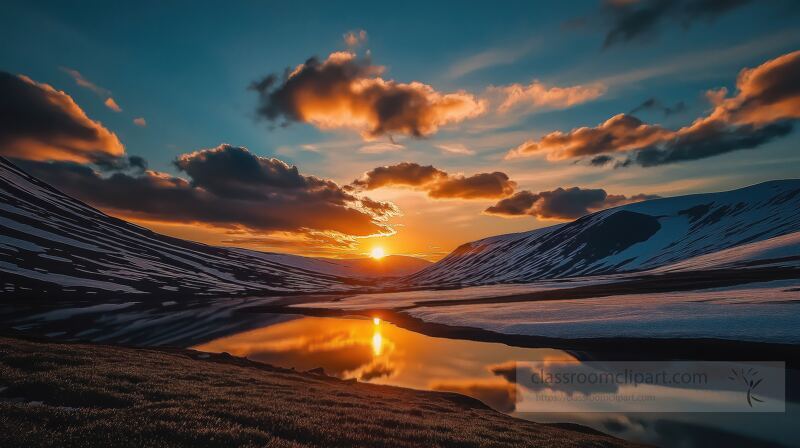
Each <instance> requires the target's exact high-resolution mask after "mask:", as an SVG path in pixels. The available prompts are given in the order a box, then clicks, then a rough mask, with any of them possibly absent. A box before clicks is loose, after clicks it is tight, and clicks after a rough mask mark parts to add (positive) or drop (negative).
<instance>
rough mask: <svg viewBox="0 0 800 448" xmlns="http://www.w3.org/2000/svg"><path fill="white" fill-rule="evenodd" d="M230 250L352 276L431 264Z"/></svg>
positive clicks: (394, 273) (399, 272) (396, 273)
mask: <svg viewBox="0 0 800 448" xmlns="http://www.w3.org/2000/svg"><path fill="white" fill-rule="evenodd" d="M232 250H234V251H239V252H242V253H247V254H249V255H251V256H255V257H259V258H262V259H265V260H269V261H272V262H275V263H281V264H283V265H286V266H294V267H297V268H303V269H308V270H311V271H315V272H322V273H325V274H329V275H337V276H341V277H353V278H375V277H400V276H404V275H410V274H413V273H415V272H417V271H419V270H421V269H424V268H426V267H428V266H430V265H431V264H433V263H431V262H430V261H428V260H423V259H422V258H417V257H409V256H405V255H388V256H386V257H383V258H381V259H380V260H375V259H373V258H310V257H301V256H299V255H291V254H279V253H272V252H256V251H251V250H248V249H235V248H232Z"/></svg>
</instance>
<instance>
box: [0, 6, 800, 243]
mask: <svg viewBox="0 0 800 448" xmlns="http://www.w3.org/2000/svg"><path fill="white" fill-rule="evenodd" d="M337 3H338V2H337ZM4 10H5V11H4V14H3V15H2V16H1V17H0V29H1V30H2V31H0V33H2V41H3V42H4V43H3V45H2V46H0V60H2V61H3V66H2V69H3V70H5V71H8V72H10V73H13V74H22V75H25V76H27V77H30V78H31V79H33V80H35V81H36V82H40V83H47V84H50V85H52V86H54V87H55V88H56V89H59V90H64V91H65V92H67V93H68V94H69V95H70V96H71V97H72V98H73V99H74V100H75V102H76V103H77V104H78V105H79V106H80V107H81V108H82V109H83V110H84V111H85V112H86V114H87V115H88V116H89V117H90V118H92V119H94V120H97V121H99V122H101V123H102V125H103V126H105V127H106V128H108V129H110V130H111V131H113V132H115V133H116V134H117V136H118V137H119V140H120V141H121V142H122V143H123V144H124V146H125V150H126V152H127V154H129V155H136V156H142V157H144V158H145V159H147V160H148V162H149V166H150V168H151V169H153V170H157V171H163V172H167V173H171V174H174V175H180V173H179V172H178V170H176V168H175V167H174V166H173V164H172V161H173V160H174V159H175V158H176V157H178V156H179V155H180V154H183V153H188V152H191V151H195V150H199V149H203V148H213V147H216V146H217V145H219V144H221V143H229V144H231V145H235V146H242V147H246V148H248V149H249V150H250V151H251V152H252V153H254V154H256V155H259V156H269V157H277V158H279V159H281V160H283V161H285V162H287V163H289V164H296V165H297V166H298V167H299V169H300V171H301V172H302V173H304V174H314V175H317V176H320V177H324V178H330V179H333V180H334V181H336V182H338V183H339V184H342V185H344V184H346V183H348V182H350V181H352V180H353V179H355V178H357V177H359V176H361V175H362V174H363V173H364V172H366V171H368V170H370V169H372V168H374V167H377V166H381V165H392V164H396V163H399V162H403V161H408V162H416V163H419V164H422V165H429V164H430V165H433V166H435V167H437V168H439V169H442V170H445V171H447V172H449V173H464V174H466V175H470V174H473V173H478V172H485V171H498V170H499V171H502V172H504V173H507V174H508V176H509V177H510V178H511V179H513V180H514V181H515V182H516V183H517V185H518V190H522V189H525V190H531V191H534V192H536V191H543V190H551V189H554V188H556V187H571V186H580V187H585V188H590V187H591V188H603V189H605V190H607V191H608V192H609V193H614V194H625V195H633V194H638V193H647V194H659V195H665V196H669V195H676V194H685V193H692V192H701V191H711V190H721V189H730V188H736V187H741V186H745V185H748V184H752V183H756V182H760V181H764V180H769V179H775V178H786V177H792V176H796V173H797V172H800V171H798V168H800V154H798V153H797V144H798V135H797V133H796V132H793V133H791V134H790V135H788V136H786V137H783V138H778V139H775V140H773V141H770V142H769V143H766V144H764V145H762V146H759V147H758V148H756V149H752V150H739V151H733V152H729V153H726V154H723V155H719V156H715V157H711V158H704V159H701V160H692V161H688V162H681V163H676V164H669V165H663V166H658V167H652V168H642V167H632V168H627V169H612V168H608V167H606V168H603V169H597V168H595V167H588V166H585V164H575V163H574V161H562V162H557V163H553V162H550V161H547V160H544V159H543V158H541V157H533V158H525V159H514V160H503V155H504V154H505V153H507V152H508V151H509V150H510V149H511V148H514V147H516V146H518V145H520V144H521V143H522V142H523V141H525V140H529V139H538V138H541V136H542V135H544V134H547V133H549V132H552V131H556V130H561V131H565V132H567V131H569V130H571V129H573V128H576V127H581V126H590V127H591V126H596V125H598V124H599V123H602V122H604V121H605V120H607V119H609V118H610V117H612V116H614V115H616V114H619V113H626V112H629V111H631V110H632V109H634V108H635V107H636V106H637V105H639V104H641V103H642V102H643V101H645V100H647V99H649V98H655V99H657V100H658V101H659V102H660V103H662V104H663V105H666V106H670V107H671V106H673V105H677V104H678V103H680V102H682V103H683V104H684V105H685V108H684V110H682V111H681V112H679V113H675V114H672V115H670V116H665V115H664V114H663V113H662V112H660V111H656V110H649V111H644V112H641V113H639V114H637V117H639V118H640V119H642V120H643V121H646V122H648V123H654V124H655V123H657V124H660V125H663V126H665V127H668V128H672V129H676V128H679V127H682V126H686V125H688V124H690V123H691V122H692V121H693V120H694V119H696V118H697V117H700V116H703V115H704V114H705V113H707V112H708V110H709V109H710V108H711V107H712V106H711V105H710V104H709V102H708V101H707V100H706V99H705V97H704V94H705V92H707V91H708V90H710V89H716V88H720V87H727V89H728V90H729V92H735V90H736V79H737V74H738V73H739V71H740V70H742V69H743V68H746V67H756V66H758V65H760V64H762V63H763V62H764V61H767V60H769V59H772V58H775V57H778V56H781V55H783V54H786V53H789V52H791V51H794V50H796V49H798V47H800V28H798V27H797V26H796V24H797V19H798V15H797V8H794V7H792V4H791V3H790V2H756V3H750V4H746V5H743V6H740V7H737V8H735V9H733V10H731V11H727V12H725V13H724V14H720V15H718V16H715V17H714V18H713V20H708V19H706V18H703V19H698V20H695V21H693V22H691V23H690V25H689V26H686V25H685V24H684V23H681V22H680V20H672V19H665V20H664V21H663V22H662V23H660V25H658V26H656V27H654V29H653V30H651V32H649V33H646V34H645V35H643V36H641V37H639V38H636V39H633V40H631V41H628V42H620V43H618V44H615V45H611V46H609V47H607V48H605V47H604V44H603V43H604V39H605V36H606V34H607V33H608V28H609V20H610V19H609V17H607V12H605V10H604V6H603V5H602V4H601V2H597V1H579V2H546V3H545V2H492V3H491V4H477V3H476V4H471V3H468V4H456V3H449V2H403V4H400V5H388V4H386V3H381V2H347V4H346V5H345V4H334V2H302V3H293V2H284V3H266V2H230V3H229V4H224V5H223V4H221V3H218V2H216V3H212V2H188V1H187V2H169V3H166V4H159V3H157V2H135V3H129V4H122V3H120V2H78V3H73V2H30V1H26V2H14V1H10V2H4ZM350 30H365V31H366V33H367V36H368V37H367V40H366V42H365V43H364V44H363V45H361V46H360V47H359V48H357V49H354V51H357V52H358V53H359V54H360V55H362V56H363V55H365V54H366V53H367V51H368V52H369V55H370V57H371V61H372V63H373V64H375V65H380V66H384V67H385V72H384V73H383V74H382V75H381V76H382V77H383V78H385V79H392V80H396V81H397V82H403V83H408V82H412V81H419V82H422V83H425V84H428V85H430V86H432V87H433V88H434V89H436V91H439V92H454V91H461V90H463V91H466V92H470V93H472V94H475V95H483V94H484V92H486V90H487V89H488V88H490V87H491V86H495V87H501V86H507V85H511V84H514V83H519V84H522V85H527V84H528V83H531V82H532V81H534V80H539V81H541V82H542V83H544V84H545V85H548V86H573V85H590V84H593V83H602V84H603V85H604V86H605V92H604V93H603V94H602V95H601V96H599V97H598V98H596V99H593V100H591V101H586V102H584V103H581V104H577V105H574V106H571V107H564V108H557V110H552V109H549V108H525V109H524V110H514V111H512V113H509V114H505V115H503V116H497V115H496V114H486V115H483V116H480V117H477V118H475V119H469V120H463V121H460V122H458V123H453V124H448V125H445V126H442V127H441V128H440V129H439V130H438V132H436V133H435V134H432V135H429V136H427V137H426V138H422V139H414V138H411V137H408V136H404V135H394V136H393V137H394V141H395V142H396V143H399V144H400V145H402V146H403V148H402V149H395V150H392V151H385V152H379V153H374V152H372V153H371V152H370V149H369V148H367V149H365V147H368V146H369V145H376V144H384V145H388V144H389V137H388V136H381V137H380V138H378V139H376V140H374V141H370V142H365V141H364V140H363V139H362V138H361V137H360V136H359V134H358V133H356V132H352V131H351V130H349V129H334V130H330V129H320V128H318V127H316V126H314V125H313V124H309V123H304V122H292V123H290V124H289V125H288V126H285V127H282V126H276V125H275V124H274V123H270V122H268V121H266V120H264V119H259V118H258V116H257V114H256V107H257V104H258V96H257V95H256V93H255V92H253V91H252V90H248V86H249V85H250V84H251V83H252V82H253V81H255V80H258V79H260V78H262V77H264V76H265V75H267V74H270V73H279V74H280V73H283V71H284V69H286V68H287V67H289V68H294V67H295V66H297V65H298V64H302V63H303V62H304V61H305V60H306V59H308V58H309V57H312V56H317V57H319V58H321V59H323V60H324V59H325V58H326V57H327V56H328V55H329V54H330V53H332V52H335V51H344V50H347V49H348V47H347V45H346V44H345V43H344V41H343V38H342V36H343V34H344V33H345V32H348V31H350ZM63 68H69V69H73V70H77V71H79V72H80V73H81V74H82V75H83V76H84V77H85V78H86V79H87V80H90V81H91V82H92V83H94V84H95V85H97V86H101V87H102V88H104V89H107V90H108V91H109V92H110V95H111V96H112V97H113V98H114V99H115V100H116V102H117V103H118V104H119V105H120V107H121V108H122V112H114V111H112V110H110V109H109V108H107V107H106V106H104V104H103V99H104V98H103V97H102V96H99V95H97V94H96V93H94V92H93V91H91V90H89V89H86V88H81V87H80V86H78V85H77V84H76V83H75V81H74V80H73V78H72V77H70V76H69V75H68V74H67V73H66V72H65V71H64V70H63ZM138 117H143V118H144V119H145V120H146V122H147V126H146V127H141V126H137V125H135V124H134V123H133V119H134V118H138ZM440 145H449V146H451V147H452V146H453V145H455V146H457V147H462V148H467V150H468V151H469V152H470V154H468V155H467V154H453V153H448V152H446V151H443V150H442V149H440V148H439V146H440ZM372 196H375V197H377V198H378V199H382V200H391V201H393V202H395V203H396V204H398V206H399V207H400V208H401V209H403V212H404V214H405V215H406V218H405V221H404V224H405V225H401V226H399V227H396V228H395V230H396V231H397V234H398V235H400V234H402V233H403V232H415V235H420V234H421V233H420V232H422V229H421V227H423V225H422V224H421V222H420V221H415V220H413V219H411V218H410V217H411V216H413V214H414V213H415V212H416V211H419V210H422V211H430V212H431V213H432V215H430V216H435V215H436V213H443V212H442V210H444V209H448V210H450V209H452V210H453V211H450V212H447V214H448V216H456V215H457V216H458V217H460V218H459V219H460V220H458V221H456V222H457V224H453V225H454V226H458V227H459V228H460V229H461V230H459V233H458V236H457V237H452V236H450V235H448V234H449V233H451V232H449V231H448V229H447V227H443V228H441V229H438V230H437V229H433V230H432V229H425V231H424V232H423V233H424V234H425V236H424V237H417V238H418V239H419V238H423V239H424V240H425V241H426V243H425V244H424V245H420V244H416V245H415V244H412V242H411V239H408V240H405V239H402V238H400V237H398V236H394V237H389V238H385V239H384V241H385V244H387V245H389V246H393V243H391V241H397V240H402V241H404V243H402V244H400V243H397V244H394V246H395V247H394V251H395V252H404V253H419V254H424V255H425V256H428V257H432V258H435V257H436V256H437V255H435V254H433V253H434V252H436V251H437V250H438V251H446V250H448V249H452V248H453V247H454V246H455V245H457V243H458V242H459V241H460V242H463V241H467V240H469V239H473V238H477V237H480V236H487V235H491V234H497V233H504V232H508V231H519V230H524V229H529V228H534V227H540V226H542V225H549V224H552V222H551V221H548V220H542V219H539V218H537V217H534V216H528V217H525V218H522V219H519V218H518V219H504V218H501V217H496V216H485V215H482V214H481V213H480V211H481V210H482V209H483V208H486V206H488V205H491V203H493V202H495V201H493V200H483V201H444V202H442V201H434V200H431V199H430V198H427V197H426V196H425V194H424V192H420V191H417V190H414V189H411V190H409V189H403V188H400V189H389V190H386V191H383V190H376V191H375V192H373V193H372ZM434 219H435V218H434ZM401 221H402V219H401ZM402 223H403V222H401V224H402ZM409 226H411V227H414V226H417V227H420V228H417V229H416V230H415V229H413V228H412V229H411V230H409V228H408V227H409ZM155 227H156V228H158V229H159V230H164V231H171V232H172V233H175V234H180V235H185V234H186V231H181V230H179V229H176V228H169V227H165V226H164V225H155ZM204 232H205V231H204ZM206 233H207V234H206ZM206 233H204V234H203V235H204V236H202V238H201V239H205V240H208V241H211V242H220V241H222V240H223V239H224V238H221V237H220V238H216V237H212V236H209V235H211V234H214V232H213V231H211V230H209V232H206ZM391 238H394V240H392V239H391ZM437 238H441V239H442V240H444V241H446V242H445V243H443V244H433V243H431V242H430V241H433V240H436V239H437ZM370 244H371V243H370ZM401 246H402V247H401ZM412 246H413V247H412ZM426 247H427V249H426ZM434 247H437V248H439V249H432V248H434ZM366 249H367V248H366V247H365V245H364V244H362V245H361V247H359V249H357V250H356V252H358V251H365V250H366ZM354 253H355V252H354Z"/></svg>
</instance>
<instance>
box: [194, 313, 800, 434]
mask: <svg viewBox="0 0 800 448" xmlns="http://www.w3.org/2000/svg"><path fill="white" fill-rule="evenodd" d="M194 348H195V349H197V350H202V351H210V352H228V353H231V354H233V355H236V356H245V357H248V358H250V359H253V360H257V361H262V362H266V363H269V364H273V365H277V366H282V367H290V368H295V369H297V370H304V371H305V370H311V369H315V368H320V367H321V368H322V369H324V371H325V372H326V373H327V374H328V375H334V376H337V377H340V378H357V379H359V380H360V381H366V382H371V383H376V384H391V385H397V386H403V387H411V388H416V389H427V390H440V391H451V392H458V393H462V394H465V395H469V396H472V397H474V398H477V399H479V400H481V401H483V402H484V403H486V404H488V405H489V406H492V407H493V408H495V409H497V410H500V411H502V412H507V413H514V414H515V415H517V416H520V417H523V418H529V419H531V420H534V421H541V422H548V421H549V422H564V421H569V422H574V423H581V424H584V425H587V426H591V427H594V428H596V429H599V430H601V431H604V432H607V433H611V434H615V435H618V436H620V437H624V438H627V439H630V440H637V441H642V442H647V443H654V444H660V445H665V446H675V445H676V444H677V445H680V446H687V447H692V446H715V445H716V444H713V445H709V443H710V442H709V441H710V440H714V439H717V440H720V441H722V440H734V439H736V438H737V437H738V438H739V439H740V440H746V441H747V443H748V444H749V445H751V446H760V445H764V446H781V445H786V446H793V445H798V444H800V440H798V436H797V435H795V434H794V431H793V423H792V418H791V416H790V414H791V415H793V414H794V413H796V412H797V410H796V406H795V405H794V404H791V403H790V404H788V405H787V413H785V414H761V415H755V414H728V415H720V414H711V413H709V414H696V413H695V414H679V413H674V414H663V415H660V414H655V413H636V412H631V413H620V412H617V413H609V412H595V413H587V412H586V411H590V410H592V409H591V408H590V407H589V406H591V405H585V404H580V402H575V403H571V404H570V406H571V407H569V408H566V409H561V410H562V411H566V412H562V413H553V412H552V411H554V410H555V408H554V406H557V405H556V404H552V403H549V404H548V403H545V404H543V405H542V407H541V408H539V409H538V411H535V412H537V413H525V414H520V413H519V412H518V411H520V410H521V408H520V407H519V406H520V404H521V403H522V402H521V401H520V399H521V396H520V394H528V393H531V392H533V391H532V390H526V389H525V388H524V387H523V388H518V387H517V384H516V378H515V377H514V375H515V374H516V373H517V372H518V370H515V366H517V367H516V368H518V366H519V364H515V362H519V361H526V362H539V363H545V364H547V365H548V366H550V368H551V369H557V368H559V366H568V365H576V364H578V365H585V364H586V363H582V362H581V361H579V360H578V358H577V357H576V356H574V355H573V354H571V353H568V352H565V351H562V350H556V349H548V348H538V349H531V348H520V347H510V346H507V345H504V344H498V343H485V342H475V341H466V340H454V339H446V338H434V337H429V336H425V335H422V334H418V333H414V332H411V331H408V330H404V329H402V328H399V327H397V326H395V325H392V324H390V323H388V322H384V321H381V320H380V319H379V318H377V317H376V318H372V319H364V318H351V319H341V318H336V319H334V318H316V317H302V318H297V319H294V320H290V321H286V322H281V323H277V324H274V325H271V326H268V327H264V328H259V329H256V330H251V331H247V332H244V333H239V334H235V335H233V336H228V337H223V338H220V339H217V340H214V341H211V342H208V343H205V344H201V345H198V346H195V347H194ZM554 391H555V392H557V393H566V394H575V393H578V394H591V393H595V392H598V391H599V392H609V391H613V390H612V389H609V390H606V389H603V388H601V389H600V390H594V389H593V390H583V389H575V390H555V389H554ZM669 393H670V394H671V395H674V396H675V397H678V398H680V397H685V398H686V399H689V400H698V399H699V400H708V399H709V398H708V397H715V396H719V391H715V390H711V391H709V390H699V389H691V388H676V389H674V391H670V392H669Z"/></svg>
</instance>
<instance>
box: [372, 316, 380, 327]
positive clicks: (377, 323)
mask: <svg viewBox="0 0 800 448" xmlns="http://www.w3.org/2000/svg"><path fill="white" fill-rule="evenodd" d="M372 323H373V324H375V325H380V324H381V318H380V317H373V318H372Z"/></svg>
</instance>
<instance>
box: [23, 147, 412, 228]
mask: <svg viewBox="0 0 800 448" xmlns="http://www.w3.org/2000/svg"><path fill="white" fill-rule="evenodd" d="M134 163H138V162H134ZM175 163H176V165H177V166H178V167H179V168H180V169H182V170H184V171H185V172H186V173H187V174H188V175H189V180H186V179H182V178H179V177H174V176H171V175H169V174H166V173H159V172H154V171H144V172H143V173H141V174H138V175H134V174H131V173H127V172H119V171H117V172H113V173H112V174H111V175H109V176H104V175H103V174H101V173H100V172H98V171H96V170H94V169H93V168H91V167H89V166H86V165H80V164H76V163H69V162H51V163H46V162H33V161H27V162H22V163H21V164H22V166H23V167H24V168H25V169H27V170H28V171H29V172H30V173H31V174H32V175H34V176H36V177H39V178H41V179H43V180H45V181H47V182H49V183H51V184H53V185H55V186H57V187H58V188H60V189H62V190H64V191H65V192H66V193H68V194H70V195H72V196H75V197H77V198H78V199H81V200H83V201H85V202H88V203H90V204H92V205H95V206H97V207H99V208H102V209H104V210H107V211H110V212H112V213H116V214H120V215H123V216H126V217H135V218H141V219H149V220H156V221H163V222H182V223H203V224H208V225H212V226H219V227H228V228H243V229H248V230H251V231H287V232H300V233H307V232H309V231H322V232H338V233H340V234H343V235H356V236H366V235H371V234H376V233H386V232H388V231H390V229H388V228H387V227H386V226H385V225H384V224H382V223H381V221H382V220H385V219H386V218H387V217H388V216H391V215H393V214H395V213H396V212H397V209H396V208H395V207H394V206H393V205H390V204H388V203H382V202H378V201H373V200H370V199H365V200H364V201H365V202H364V203H362V202H361V198H358V197H356V196H354V195H353V194H351V193H349V192H346V191H344V190H343V189H342V188H340V187H339V186H338V185H336V184H335V183H334V182H332V181H328V180H323V179H319V178H316V177H313V176H303V175H301V174H299V173H298V171H297V168H296V167H293V166H292V167H290V166H288V165H286V164H285V163H283V162H281V161H279V160H277V159H268V158H263V157H258V156H256V155H254V154H252V153H250V152H249V151H247V150H246V149H244V148H239V147H234V146H230V145H221V146H219V147H217V148H213V149H207V150H203V151H197V152H194V153H191V154H184V155H183V156H181V157H179V158H178V159H177V160H176V162H175ZM238 170H242V174H241V177H237V173H238ZM195 176H197V177H195ZM237 179H241V180H242V182H237V181H236V180H237ZM248 182H249V183H250V184H248Z"/></svg>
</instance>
